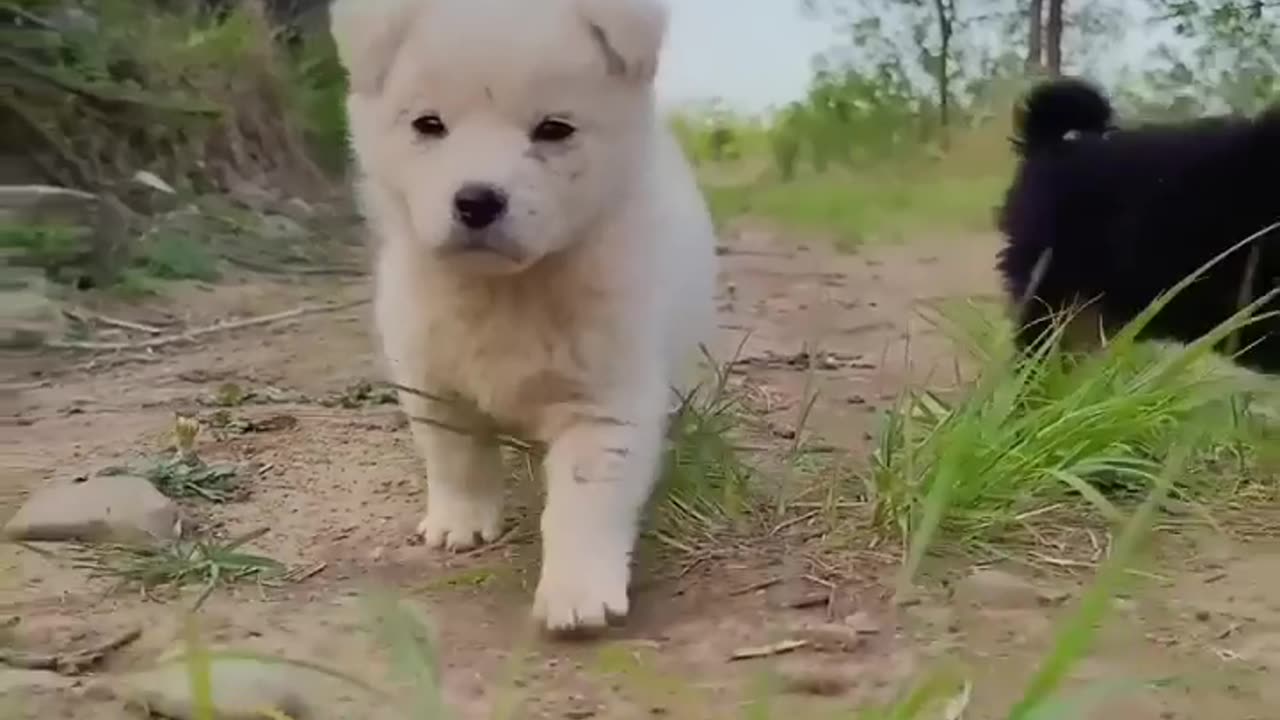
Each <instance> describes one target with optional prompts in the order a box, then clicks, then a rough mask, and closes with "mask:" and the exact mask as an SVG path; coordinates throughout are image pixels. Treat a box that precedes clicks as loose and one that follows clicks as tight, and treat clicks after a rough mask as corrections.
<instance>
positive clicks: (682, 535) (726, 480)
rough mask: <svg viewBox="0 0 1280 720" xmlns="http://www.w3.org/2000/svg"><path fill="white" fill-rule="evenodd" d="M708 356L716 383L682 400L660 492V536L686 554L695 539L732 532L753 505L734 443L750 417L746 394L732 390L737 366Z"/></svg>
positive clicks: (672, 425) (747, 475)
mask: <svg viewBox="0 0 1280 720" xmlns="http://www.w3.org/2000/svg"><path fill="white" fill-rule="evenodd" d="M703 353H704V356H705V358H706V361H707V363H708V367H709V368H710V369H711V371H712V377H711V382H710V384H709V385H707V386H702V387H697V388H694V389H693V390H692V391H690V392H688V393H686V394H684V395H683V396H681V402H680V405H679V407H678V408H677V409H676V412H675V413H674V414H673V415H672V416H671V420H670V425H669V427H668V432H667V437H668V445H667V450H666V455H665V458H664V471H663V475H662V481H661V483H660V485H659V487H658V489H657V490H656V492H655V493H654V496H655V502H656V503H657V511H656V524H655V528H654V532H655V534H656V535H657V537H658V538H659V540H661V541H662V542H663V543H664V544H666V545H669V546H672V547H676V548H680V549H683V550H686V551H691V548H690V547H689V545H688V542H689V540H690V539H692V538H700V539H702V540H704V541H705V540H712V539H714V538H715V537H716V536H718V535H719V534H721V533H723V532H725V531H729V530H732V529H733V528H734V525H735V523H736V522H737V521H738V520H739V519H741V518H742V516H743V513H745V512H747V511H749V510H750V509H751V508H752V505H753V503H752V488H751V485H750V481H751V471H750V469H749V468H748V467H747V466H746V465H745V464H744V463H743V462H742V459H741V458H740V456H739V455H738V452H737V449H736V448H735V446H734V444H733V443H734V439H735V437H736V436H737V435H738V431H739V430H740V428H741V425H742V418H743V417H744V415H745V412H746V408H745V407H744V406H743V401H742V397H741V395H740V393H738V392H737V391H736V390H735V389H734V388H732V387H731V386H730V385H729V369H730V368H731V367H732V365H733V361H732V360H731V361H729V362H727V363H724V364H718V363H717V362H716V361H715V359H714V358H712V356H711V354H710V353H709V352H707V351H706V348H703ZM734 359H736V358H734Z"/></svg>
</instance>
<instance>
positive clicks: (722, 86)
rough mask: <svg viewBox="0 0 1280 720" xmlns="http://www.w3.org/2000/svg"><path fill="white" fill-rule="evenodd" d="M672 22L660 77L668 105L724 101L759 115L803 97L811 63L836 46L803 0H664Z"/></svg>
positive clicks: (661, 93)
mask: <svg viewBox="0 0 1280 720" xmlns="http://www.w3.org/2000/svg"><path fill="white" fill-rule="evenodd" d="M667 5H668V7H670V9H671V21H670V26H669V30H668V35H667V47H666V50H665V54H664V55H663V58H662V64H661V66H660V67H661V70H660V71H659V77H658V92H659V96H660V98H661V99H662V101H663V103H664V104H668V105H670V104H678V103H684V102H688V101H691V100H706V99H708V98H711V97H717V96H718V97H720V98H723V99H724V101H725V102H726V103H728V104H729V105H730V106H731V107H734V108H737V109H741V110H745V111H749V112H754V111H759V110H764V109H765V108H767V107H769V106H770V105H781V104H784V103H786V102H789V101H791V100H794V99H796V98H797V97H799V96H800V95H801V94H803V92H804V89H805V86H806V85H807V84H808V82H809V75H810V68H811V66H810V61H811V60H812V59H813V56H814V55H816V54H817V53H820V52H822V51H823V50H826V49H827V48H829V47H831V45H832V44H834V43H835V36H834V35H833V33H832V32H831V30H830V28H829V27H828V26H826V25H824V24H823V23H819V22H814V21H810V20H806V19H805V18H802V17H801V16H800V12H799V9H798V8H799V6H800V1H799V0H667Z"/></svg>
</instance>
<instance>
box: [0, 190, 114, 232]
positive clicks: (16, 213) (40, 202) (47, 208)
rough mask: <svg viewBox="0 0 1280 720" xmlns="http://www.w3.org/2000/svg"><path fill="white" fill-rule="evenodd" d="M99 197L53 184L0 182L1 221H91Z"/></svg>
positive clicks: (79, 222)
mask: <svg viewBox="0 0 1280 720" xmlns="http://www.w3.org/2000/svg"><path fill="white" fill-rule="evenodd" d="M97 205H98V198H97V196H96V195H93V194H92V193H87V192H82V191H80V190H72V189H70V188H62V187H56V186H53V185H0V222H11V223H26V224H31V225H39V224H62V225H90V224H92V222H93V217H94V213H95V211H96V210H97Z"/></svg>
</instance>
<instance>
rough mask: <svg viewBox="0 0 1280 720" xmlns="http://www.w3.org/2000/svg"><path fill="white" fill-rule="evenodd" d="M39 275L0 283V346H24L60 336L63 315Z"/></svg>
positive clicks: (12, 347)
mask: <svg viewBox="0 0 1280 720" xmlns="http://www.w3.org/2000/svg"><path fill="white" fill-rule="evenodd" d="M46 285H47V284H46V283H45V281H44V279H43V278H29V279H24V280H21V281H18V280H16V279H15V280H14V281H13V282H12V284H10V283H9V282H7V281H6V282H5V283H3V285H0V348H10V349H15V348H16V349H26V348H35V347H39V346H41V345H43V344H44V343H45V342H46V341H48V340H50V339H54V338H58V337H61V336H62V334H63V333H64V332H65V330H66V318H65V317H63V315H62V309H61V307H60V306H59V304H58V302H57V301H55V300H54V299H53V298H51V297H49V294H48V292H47V290H46Z"/></svg>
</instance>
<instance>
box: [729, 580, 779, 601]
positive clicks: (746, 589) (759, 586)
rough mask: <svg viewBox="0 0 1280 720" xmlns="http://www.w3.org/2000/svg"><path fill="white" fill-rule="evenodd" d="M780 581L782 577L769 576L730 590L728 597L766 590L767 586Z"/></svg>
mask: <svg viewBox="0 0 1280 720" xmlns="http://www.w3.org/2000/svg"><path fill="white" fill-rule="evenodd" d="M780 582H782V578H780V577H771V578H768V579H767V580H761V581H759V582H754V583H751V584H750V585H745V586H743V587H740V588H735V589H733V590H730V591H729V597H737V596H739V595H748V594H750V593H753V592H756V591H757V590H766V589H768V588H771V587H773V586H774V585H777V584H778V583H780Z"/></svg>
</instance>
